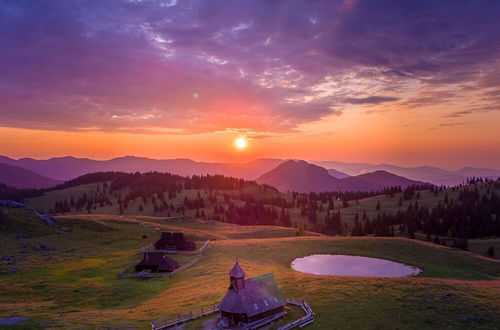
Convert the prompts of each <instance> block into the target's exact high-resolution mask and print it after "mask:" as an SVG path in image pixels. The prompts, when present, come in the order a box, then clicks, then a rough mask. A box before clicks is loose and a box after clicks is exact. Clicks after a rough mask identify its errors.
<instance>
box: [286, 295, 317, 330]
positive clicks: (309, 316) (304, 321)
mask: <svg viewBox="0 0 500 330" xmlns="http://www.w3.org/2000/svg"><path fill="white" fill-rule="evenodd" d="M287 302H288V303H289V304H291V305H296V306H300V307H302V309H303V310H304V312H305V313H306V315H305V316H303V317H301V318H300V319H298V320H295V321H293V322H291V323H288V324H287V325H284V326H282V327H280V328H278V329H277V330H288V329H292V328H295V327H299V328H303V327H305V326H306V325H308V324H311V323H313V322H314V312H313V310H312V309H311V307H309V305H308V304H307V302H306V301H305V300H302V301H300V302H298V301H294V300H288V301H287Z"/></svg>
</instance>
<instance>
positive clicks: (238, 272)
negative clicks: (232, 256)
mask: <svg viewBox="0 0 500 330" xmlns="http://www.w3.org/2000/svg"><path fill="white" fill-rule="evenodd" d="M245 275H246V274H245V272H244V271H243V269H241V267H240V264H239V263H238V261H236V263H235V264H234V266H233V269H231V271H230V272H229V276H232V277H245Z"/></svg>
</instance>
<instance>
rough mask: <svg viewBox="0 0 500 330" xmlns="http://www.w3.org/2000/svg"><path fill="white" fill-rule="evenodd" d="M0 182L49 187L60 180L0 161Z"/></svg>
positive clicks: (13, 185) (28, 186)
mask: <svg viewBox="0 0 500 330" xmlns="http://www.w3.org/2000/svg"><path fill="white" fill-rule="evenodd" d="M0 183H4V184H6V185H8V186H11V187H14V188H20V189H22V188H49V187H53V186H56V185H58V184H59V183H61V181H58V180H54V179H52V178H48V177H45V176H42V175H40V174H38V173H35V172H33V171H30V170H27V169H25V168H22V167H18V166H12V165H8V164H2V163H0Z"/></svg>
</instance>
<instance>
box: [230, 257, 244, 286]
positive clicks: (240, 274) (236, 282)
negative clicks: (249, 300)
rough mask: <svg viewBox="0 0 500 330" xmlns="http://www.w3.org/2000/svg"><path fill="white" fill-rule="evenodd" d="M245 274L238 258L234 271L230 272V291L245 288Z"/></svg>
mask: <svg viewBox="0 0 500 330" xmlns="http://www.w3.org/2000/svg"><path fill="white" fill-rule="evenodd" d="M245 276H246V274H245V272H244V271H243V269H242V268H241V267H240V264H239V262H238V258H236V262H235V264H234V266H233V269H231V271H230V272H229V283H230V286H229V288H230V289H233V290H236V291H238V290H241V289H244V288H245Z"/></svg>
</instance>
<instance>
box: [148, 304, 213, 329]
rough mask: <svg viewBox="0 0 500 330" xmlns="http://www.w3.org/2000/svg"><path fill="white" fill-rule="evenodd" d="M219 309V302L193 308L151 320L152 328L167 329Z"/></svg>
mask: <svg viewBox="0 0 500 330" xmlns="http://www.w3.org/2000/svg"><path fill="white" fill-rule="evenodd" d="M218 311H219V304H213V305H209V306H205V307H201V308H199V309H195V310H191V311H189V312H187V313H180V314H176V315H172V316H169V317H167V318H164V319H161V320H157V321H153V322H151V329H152V330H160V329H166V328H169V327H174V326H177V325H180V324H183V323H186V322H189V321H192V320H194V319H197V318H200V317H204V316H207V315H210V314H213V313H216V312H218Z"/></svg>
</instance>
